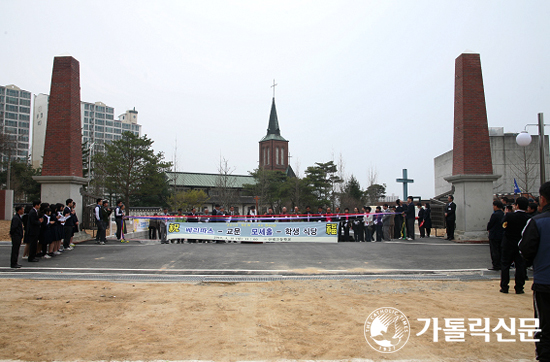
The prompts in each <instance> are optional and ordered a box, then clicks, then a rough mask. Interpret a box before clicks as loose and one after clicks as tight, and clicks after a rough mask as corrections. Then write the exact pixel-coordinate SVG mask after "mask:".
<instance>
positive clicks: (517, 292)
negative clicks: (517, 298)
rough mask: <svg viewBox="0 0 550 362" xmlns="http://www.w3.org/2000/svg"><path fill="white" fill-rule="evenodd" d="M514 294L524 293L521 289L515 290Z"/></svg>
mask: <svg viewBox="0 0 550 362" xmlns="http://www.w3.org/2000/svg"><path fill="white" fill-rule="evenodd" d="M516 294H525V291H524V290H523V289H522V290H516Z"/></svg>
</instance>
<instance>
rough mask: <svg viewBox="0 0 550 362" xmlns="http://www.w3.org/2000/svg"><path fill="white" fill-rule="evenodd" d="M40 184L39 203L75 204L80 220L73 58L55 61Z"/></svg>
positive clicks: (76, 87) (79, 152) (79, 143)
mask: <svg viewBox="0 0 550 362" xmlns="http://www.w3.org/2000/svg"><path fill="white" fill-rule="evenodd" d="M33 178H34V179H35V180H36V181H37V182H38V183H40V184H41V196H40V198H41V199H42V201H45V202H49V203H56V202H59V203H62V204H65V200H66V199H73V200H74V201H76V213H77V215H78V216H82V206H83V205H82V194H81V189H82V185H85V184H86V183H87V182H88V179H87V178H84V177H82V133H81V121H80V65H79V63H78V60H76V59H74V58H73V57H55V58H54V61H53V71H52V84H51V89H50V99H49V106H48V123H47V125H46V143H45V149H44V161H43V163H42V175H41V176H34V177H33Z"/></svg>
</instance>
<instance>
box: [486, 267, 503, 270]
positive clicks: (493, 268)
mask: <svg viewBox="0 0 550 362" xmlns="http://www.w3.org/2000/svg"><path fill="white" fill-rule="evenodd" d="M487 270H494V271H500V268H495V267H492V268H487Z"/></svg>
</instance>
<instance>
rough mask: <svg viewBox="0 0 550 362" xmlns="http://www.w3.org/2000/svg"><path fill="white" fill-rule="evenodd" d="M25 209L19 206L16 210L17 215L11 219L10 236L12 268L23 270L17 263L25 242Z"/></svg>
mask: <svg viewBox="0 0 550 362" xmlns="http://www.w3.org/2000/svg"><path fill="white" fill-rule="evenodd" d="M24 211H25V209H24V208H23V206H17V207H16V208H15V214H14V215H13V217H12V219H11V225H10V236H11V264H10V267H11V268H16V269H17V268H21V265H20V264H19V263H18V262H17V261H18V259H19V249H20V248H21V240H23V220H22V219H21V217H22V216H23V212H24Z"/></svg>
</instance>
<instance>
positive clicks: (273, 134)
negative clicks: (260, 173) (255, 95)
mask: <svg viewBox="0 0 550 362" xmlns="http://www.w3.org/2000/svg"><path fill="white" fill-rule="evenodd" d="M260 167H261V168H263V169H267V170H278V171H283V172H286V171H287V169H288V168H289V165H288V141H287V140H285V139H284V138H283V137H282V136H281V129H280V128H279V119H278V117H277V109H276V107H275V97H273V100H272V102H271V112H270V114H269V124H268V126H267V134H266V135H265V136H264V138H262V139H261V140H260Z"/></svg>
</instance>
